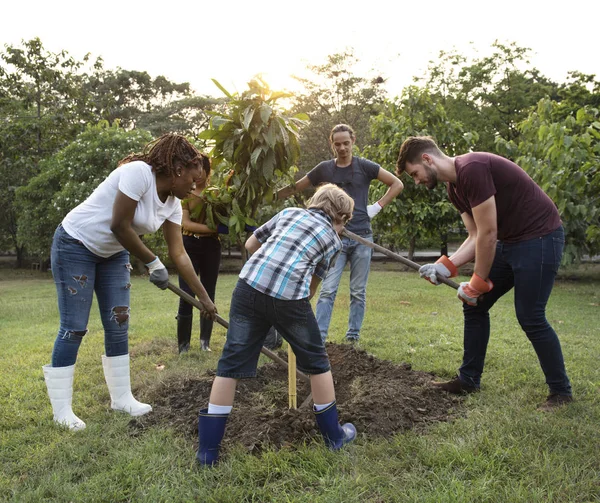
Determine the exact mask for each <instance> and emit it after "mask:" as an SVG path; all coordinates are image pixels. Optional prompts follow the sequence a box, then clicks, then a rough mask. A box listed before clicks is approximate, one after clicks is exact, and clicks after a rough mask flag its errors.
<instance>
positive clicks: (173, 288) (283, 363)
mask: <svg viewBox="0 0 600 503" xmlns="http://www.w3.org/2000/svg"><path fill="white" fill-rule="evenodd" d="M167 288H168V289H169V290H171V291H172V292H174V293H176V294H177V295H178V296H179V297H181V298H182V299H183V300H185V301H186V302H187V303H189V304H191V305H192V306H194V307H197V308H198V309H200V311H203V310H204V308H203V307H202V304H201V303H200V301H199V300H198V299H196V298H195V297H192V296H191V295H190V294H188V293H186V292H184V291H183V290H182V289H181V288H179V287H177V286H175V285H174V284H173V283H169V284H168V285H167ZM216 321H217V323H218V324H219V325H221V326H222V327H225V328H229V323H227V320H225V318H222V317H221V316H219V315H218V314H217V315H216ZM260 352H261V353H262V354H263V355H265V356H267V357H268V358H270V359H271V360H273V361H274V362H277V363H279V365H281V366H282V367H284V368H286V369H289V366H288V364H287V362H286V361H285V360H284V359H283V358H280V357H279V356H277V355H276V354H275V353H273V351H271V350H270V349H267V348H265V347H264V346H263V347H262V348H260ZM292 354H293V353H292ZM295 369H296V361H295V356H294V370H295ZM295 372H296V374H297V376H298V377H299V378H300V379H302V380H303V381H304V382H307V383H309V384H310V377H308V376H307V375H306V374H305V373H304V372H301V371H299V370H297V371H296V370H295ZM288 374H289V370H288ZM295 387H296V380H295V379H294V389H295ZM311 397H312V394H309V395H308V398H307V399H306V400H304V402H302V405H301V407H302V406H303V405H305V404H308V403H309V402H310V399H311Z"/></svg>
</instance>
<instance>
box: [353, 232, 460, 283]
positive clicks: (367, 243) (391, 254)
mask: <svg viewBox="0 0 600 503" xmlns="http://www.w3.org/2000/svg"><path fill="white" fill-rule="evenodd" d="M342 235H343V236H346V237H348V238H350V239H353V240H354V241H357V242H359V243H360V244H362V245H365V246H368V247H369V248H372V249H373V250H375V251H378V252H379V253H383V254H384V255H385V256H387V257H390V258H393V259H394V260H397V261H398V262H402V263H403V264H404V265H407V266H408V267H410V268H411V269H414V270H415V271H418V270H419V269H420V268H421V266H420V265H419V264H417V263H416V262H413V261H412V260H409V259H407V258H405V257H403V256H402V255H398V254H397V253H394V252H393V251H390V250H388V249H387V248H384V247H383V246H379V245H378V244H375V243H371V241H367V240H366V239H365V238H362V237H360V236H359V235H357V234H354V233H353V232H350V231H348V230H346V229H344V230H343V231H342ZM438 281H439V282H440V283H444V284H445V285H448V286H451V287H452V288H454V289H455V290H458V288H459V284H458V283H456V282H454V281H452V280H451V279H448V278H442V277H438Z"/></svg>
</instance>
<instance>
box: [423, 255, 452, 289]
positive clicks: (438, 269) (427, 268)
mask: <svg viewBox="0 0 600 503" xmlns="http://www.w3.org/2000/svg"><path fill="white" fill-rule="evenodd" d="M419 275H420V276H421V278H424V279H426V280H427V281H429V282H430V283H431V284H433V285H439V284H440V281H439V278H446V279H448V278H454V276H457V275H458V269H457V268H456V266H455V265H454V264H453V262H452V261H451V260H450V259H449V258H448V257H446V255H442V256H441V257H440V258H439V259H438V261H437V262H436V263H435V264H425V265H424V266H421V267H420V268H419Z"/></svg>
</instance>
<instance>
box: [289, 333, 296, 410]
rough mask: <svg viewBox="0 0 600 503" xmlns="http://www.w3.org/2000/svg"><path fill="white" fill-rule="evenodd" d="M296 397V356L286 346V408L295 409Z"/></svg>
mask: <svg viewBox="0 0 600 503" xmlns="http://www.w3.org/2000/svg"><path fill="white" fill-rule="evenodd" d="M296 400H297V395H296V355H295V354H294V350H293V349H292V346H290V345H289V344H288V407H289V408H290V409H297V408H298V402H297V401H296Z"/></svg>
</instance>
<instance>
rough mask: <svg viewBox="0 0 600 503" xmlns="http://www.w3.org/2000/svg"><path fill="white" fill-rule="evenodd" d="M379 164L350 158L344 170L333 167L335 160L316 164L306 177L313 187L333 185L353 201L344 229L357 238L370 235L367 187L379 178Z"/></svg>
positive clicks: (360, 158)
mask: <svg viewBox="0 0 600 503" xmlns="http://www.w3.org/2000/svg"><path fill="white" fill-rule="evenodd" d="M379 168H380V167H379V164H376V163H374V162H373V161H369V160H368V159H365V158H364V157H356V156H354V157H352V164H351V165H350V166H347V167H345V168H340V167H338V166H336V165H335V159H331V160H329V161H323V162H320V163H319V164H317V165H316V166H315V167H314V168H313V169H312V170H310V171H309V172H308V174H307V175H306V176H307V177H308V179H309V180H310V183H311V184H312V185H313V187H317V186H319V185H321V184H322V183H334V184H335V185H337V186H338V187H340V188H341V189H342V190H343V191H344V192H346V194H348V195H349V196H350V197H351V198H352V199H353V200H354V212H353V214H352V220H350V221H349V222H348V223H347V224H346V228H347V229H348V230H349V231H350V232H354V234H358V235H359V236H366V235H368V234H371V233H372V232H373V231H372V230H371V219H370V218H369V215H368V214H367V205H368V204H369V185H370V184H371V180H375V179H376V178H377V177H378V176H379Z"/></svg>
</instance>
